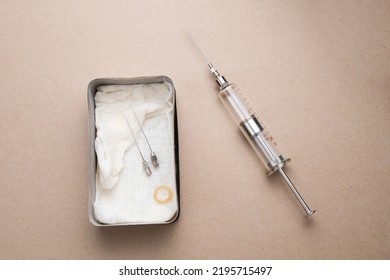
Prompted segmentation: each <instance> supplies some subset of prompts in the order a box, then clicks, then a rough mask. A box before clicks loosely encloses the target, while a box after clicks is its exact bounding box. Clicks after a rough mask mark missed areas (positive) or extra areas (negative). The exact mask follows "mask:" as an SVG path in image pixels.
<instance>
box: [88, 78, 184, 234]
mask: <svg viewBox="0 0 390 280" xmlns="http://www.w3.org/2000/svg"><path fill="white" fill-rule="evenodd" d="M155 83H169V84H170V85H171V86H172V91H173V100H174V101H175V100H176V92H175V88H174V86H173V82H172V80H171V79H170V78H168V77H166V76H150V77H134V78H99V79H94V80H92V81H91V82H90V83H89V85H88V111H89V205H88V216H89V220H90V222H91V223H92V224H93V225H95V226H103V227H104V226H123V225H141V224H169V223H172V222H174V221H176V220H177V218H178V217H179V212H180V199H179V198H180V196H179V193H180V178H179V142H178V131H177V114H176V102H174V105H173V106H174V107H173V114H174V117H173V122H174V123H173V129H174V132H173V134H174V141H173V142H174V143H173V149H174V171H173V172H174V174H175V177H176V197H175V199H176V200H177V211H176V214H175V216H174V217H173V218H172V219H170V220H169V221H166V222H161V223H120V224H104V223H101V222H99V221H98V220H97V219H96V217H95V213H94V207H93V204H94V201H95V197H96V171H97V156H96V151H95V138H96V126H95V107H96V106H95V94H96V92H97V88H98V86H102V85H135V84H155Z"/></svg>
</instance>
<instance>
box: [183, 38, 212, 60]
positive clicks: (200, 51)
mask: <svg viewBox="0 0 390 280" xmlns="http://www.w3.org/2000/svg"><path fill="white" fill-rule="evenodd" d="M187 33H188V36H189V37H190V40H191V41H192V43H193V44H194V46H195V47H196V49H197V50H198V52H199V53H200V55H201V56H202V57H203V59H204V61H205V62H206V64H209V63H210V62H209V61H208V60H207V58H206V56H205V55H204V53H203V52H202V50H201V49H200V48H199V46H198V44H197V43H196V42H195V40H194V38H193V37H192V35H191V33H190V32H189V31H187ZM210 68H211V67H210Z"/></svg>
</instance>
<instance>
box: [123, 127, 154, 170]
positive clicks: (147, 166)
mask: <svg viewBox="0 0 390 280" xmlns="http://www.w3.org/2000/svg"><path fill="white" fill-rule="evenodd" d="M127 125H128V126H129V128H130V131H131V135H133V139H134V142H135V144H136V145H137V148H138V151H139V154H140V155H141V158H142V165H143V168H144V170H145V173H146V175H147V176H149V175H151V174H152V170H150V166H149V163H148V162H147V161H146V160H145V158H144V156H143V155H142V152H141V149H140V148H139V146H138V142H137V140H136V139H135V135H134V132H133V130H132V129H131V125H130V123H129V120H127Z"/></svg>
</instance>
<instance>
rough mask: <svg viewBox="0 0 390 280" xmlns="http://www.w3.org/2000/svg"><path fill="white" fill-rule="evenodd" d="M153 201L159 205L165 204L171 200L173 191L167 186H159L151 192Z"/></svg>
mask: <svg viewBox="0 0 390 280" xmlns="http://www.w3.org/2000/svg"><path fill="white" fill-rule="evenodd" d="M153 198H154V200H155V201H156V202H157V203H159V204H166V203H168V202H170V201H171V200H172V198H173V191H172V189H171V188H170V187H168V186H159V187H157V188H156V189H155V190H154V192H153Z"/></svg>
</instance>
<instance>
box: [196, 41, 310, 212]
mask: <svg viewBox="0 0 390 280" xmlns="http://www.w3.org/2000/svg"><path fill="white" fill-rule="evenodd" d="M190 37H191V35H190ZM191 40H192V41H193V43H194V45H195V46H196V47H197V49H198V51H199V52H200V54H201V55H202V56H203V58H204V59H205V61H206V62H207V63H208V66H209V68H210V71H211V73H212V74H213V75H214V77H215V80H216V82H217V84H218V86H219V90H220V92H219V97H220V99H221V100H222V102H223V104H224V105H225V107H226V109H227V110H228V111H229V113H230V115H231V116H232V117H233V119H234V120H235V122H236V123H237V124H238V125H239V127H240V129H241V131H242V133H243V134H244V135H245V137H246V139H247V140H248V141H249V143H250V144H251V146H252V148H253V149H254V150H255V152H256V154H257V155H258V157H259V158H260V159H261V161H262V162H263V163H264V165H265V167H266V169H267V175H272V174H274V173H275V172H277V171H278V172H279V173H280V174H281V175H282V177H283V179H284V180H285V181H286V183H287V185H288V186H289V188H290V190H291V191H292V192H293V194H294V196H295V197H296V198H297V200H298V201H299V203H300V204H301V206H302V208H303V209H304V210H305V213H306V217H309V216H311V215H312V214H313V213H314V212H315V210H311V209H310V207H309V206H308V205H307V203H306V202H305V201H304V200H303V198H302V196H301V195H300V194H299V192H298V190H297V189H296V188H295V186H294V184H293V183H292V182H291V180H290V178H289V177H288V176H287V174H286V173H285V172H284V170H283V167H285V166H286V164H287V163H288V162H289V161H290V159H285V158H283V156H282V155H281V154H279V153H278V152H276V149H275V145H274V144H273V142H272V141H270V140H271V139H272V138H271V137H270V136H269V134H268V132H266V131H265V129H264V127H263V126H262V125H261V124H260V122H259V121H258V119H257V118H256V116H255V114H253V113H252V112H251V111H252V108H251V107H249V106H248V104H247V102H245V103H244V102H243V100H242V99H243V98H241V97H240V96H242V95H241V94H239V92H238V89H237V86H236V85H235V84H230V83H229V82H228V81H227V80H226V79H225V78H224V77H223V76H222V75H221V74H219V72H218V70H217V69H216V68H215V67H214V66H213V65H212V64H211V63H210V62H208V60H207V59H206V57H205V55H204V54H203V52H202V51H201V50H200V48H199V47H198V45H197V44H196V43H195V41H194V40H193V38H192V37H191Z"/></svg>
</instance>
